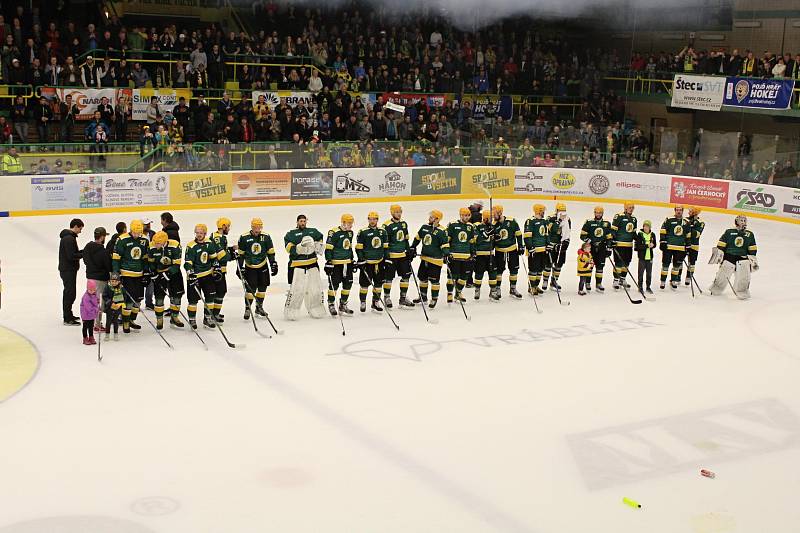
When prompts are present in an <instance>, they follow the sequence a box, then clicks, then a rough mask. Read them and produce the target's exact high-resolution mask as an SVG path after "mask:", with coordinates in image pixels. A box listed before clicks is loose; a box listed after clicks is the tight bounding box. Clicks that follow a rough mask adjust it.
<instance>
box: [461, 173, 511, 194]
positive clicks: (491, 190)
mask: <svg viewBox="0 0 800 533" xmlns="http://www.w3.org/2000/svg"><path fill="white" fill-rule="evenodd" d="M515 182H516V179H515V176H514V169H513V168H511V167H487V168H482V167H464V168H462V169H461V193H462V194H472V195H475V196H477V197H479V198H483V197H486V196H489V195H490V194H491V195H492V196H495V195H498V194H513V193H514V189H515V187H514V184H515Z"/></svg>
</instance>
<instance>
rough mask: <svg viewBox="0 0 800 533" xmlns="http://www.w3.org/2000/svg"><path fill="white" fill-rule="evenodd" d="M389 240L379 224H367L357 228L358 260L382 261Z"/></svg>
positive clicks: (374, 262)
mask: <svg viewBox="0 0 800 533" xmlns="http://www.w3.org/2000/svg"><path fill="white" fill-rule="evenodd" d="M388 250H389V242H388V237H387V235H386V230H385V229H383V228H382V227H380V226H376V227H374V228H370V227H369V226H367V227H366V228H363V229H361V230H359V232H358V236H357V237H356V255H357V256H358V260H359V261H366V262H367V263H369V264H372V265H374V264H376V263H380V262H381V261H383V258H384V256H385V255H386V254H387V253H388Z"/></svg>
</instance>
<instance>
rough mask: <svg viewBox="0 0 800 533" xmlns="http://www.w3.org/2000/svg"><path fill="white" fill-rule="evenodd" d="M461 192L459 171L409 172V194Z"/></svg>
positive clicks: (444, 169) (439, 169)
mask: <svg viewBox="0 0 800 533" xmlns="http://www.w3.org/2000/svg"><path fill="white" fill-rule="evenodd" d="M460 192H461V169H460V168H453V167H445V168H415V169H412V170H411V194H412V195H413V196H420V195H425V194H459V193H460Z"/></svg>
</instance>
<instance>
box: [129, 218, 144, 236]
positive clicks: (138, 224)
mask: <svg viewBox="0 0 800 533" xmlns="http://www.w3.org/2000/svg"><path fill="white" fill-rule="evenodd" d="M143 231H144V224H143V223H142V221H141V220H139V219H138V218H137V219H136V220H132V221H131V233H142V232H143Z"/></svg>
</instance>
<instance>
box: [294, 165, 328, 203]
mask: <svg viewBox="0 0 800 533" xmlns="http://www.w3.org/2000/svg"><path fill="white" fill-rule="evenodd" d="M332 190H333V172H331V171H330V170H312V171H308V172H292V193H291V197H292V200H306V199H309V198H330V197H331V194H332Z"/></svg>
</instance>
